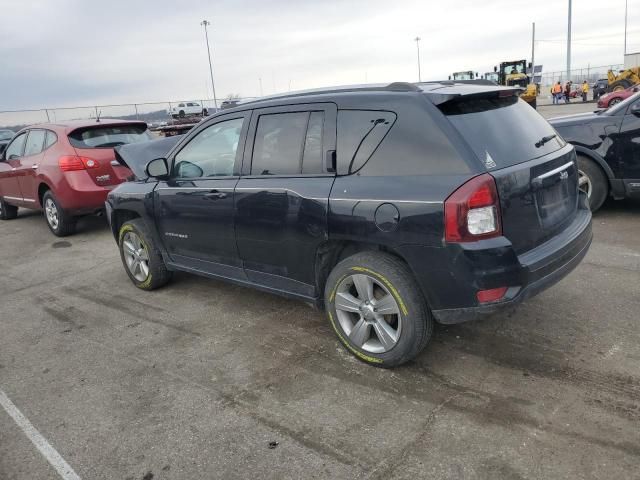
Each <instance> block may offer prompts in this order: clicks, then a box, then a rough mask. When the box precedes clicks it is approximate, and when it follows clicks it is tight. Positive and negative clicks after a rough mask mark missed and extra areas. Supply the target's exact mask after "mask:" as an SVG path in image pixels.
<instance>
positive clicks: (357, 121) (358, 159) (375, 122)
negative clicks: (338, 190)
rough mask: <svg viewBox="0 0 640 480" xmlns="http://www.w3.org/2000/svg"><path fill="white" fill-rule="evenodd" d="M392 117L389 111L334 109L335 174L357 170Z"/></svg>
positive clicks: (387, 130)
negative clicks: (335, 123)
mask: <svg viewBox="0 0 640 480" xmlns="http://www.w3.org/2000/svg"><path fill="white" fill-rule="evenodd" d="M395 120H396V114H395V113H393V112H383V111H375V110H340V111H339V112H338V140H337V152H336V154H337V167H338V174H341V175H345V174H349V173H353V172H356V171H358V170H359V169H360V168H361V167H362V166H363V165H364V164H365V163H366V162H367V160H369V158H370V157H371V155H372V154H373V152H375V150H376V148H378V145H380V142H382V139H383V138H384V137H385V135H386V134H387V133H388V132H389V130H390V129H391V127H392V126H393V123H394V122H395Z"/></svg>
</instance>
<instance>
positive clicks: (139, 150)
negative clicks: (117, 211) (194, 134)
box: [114, 135, 182, 180]
mask: <svg viewBox="0 0 640 480" xmlns="http://www.w3.org/2000/svg"><path fill="white" fill-rule="evenodd" d="M180 139H182V135H174V136H172V137H165V138H158V139H156V140H149V141H148V142H141V143H129V144H127V145H121V146H119V147H116V148H115V149H114V150H115V153H116V160H117V161H118V163H119V164H120V165H124V166H125V167H129V169H130V170H131V171H132V172H133V174H134V175H135V176H136V178H137V179H139V180H144V179H146V178H148V175H147V173H146V172H145V167H146V166H147V163H149V162H150V161H151V160H153V159H155V158H164V157H166V156H167V154H168V153H169V151H170V150H171V149H172V148H173V146H174V145H175V144H176V143H178V142H179V141H180Z"/></svg>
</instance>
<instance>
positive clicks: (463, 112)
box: [438, 96, 565, 170]
mask: <svg viewBox="0 0 640 480" xmlns="http://www.w3.org/2000/svg"><path fill="white" fill-rule="evenodd" d="M438 108H440V110H441V111H442V112H443V113H444V114H445V115H446V116H447V118H448V119H449V121H450V122H451V124H452V125H453V126H454V127H455V128H456V129H457V130H458V131H459V132H460V134H461V135H462V136H463V137H464V139H465V140H466V141H467V143H468V144H469V146H470V147H471V149H472V150H473V151H474V153H475V154H476V156H477V157H478V158H479V159H480V160H481V161H482V162H483V163H484V165H485V167H486V168H487V169H488V170H491V169H493V168H503V167H509V166H511V165H516V164H518V163H522V162H526V161H527V160H531V159H534V158H538V157H541V156H543V155H546V154H548V153H552V152H555V151H557V150H559V149H560V148H562V147H564V145H565V142H564V141H563V140H562V138H560V137H559V136H555V137H553V136H554V135H556V132H555V130H554V129H553V127H552V126H551V125H549V124H548V123H547V121H546V120H545V119H544V118H542V117H541V116H540V114H539V113H538V112H536V111H535V110H534V109H533V108H531V106H530V105H528V104H527V103H525V102H524V100H520V99H519V98H518V97H515V96H508V97H497V96H492V97H475V98H468V97H466V98H465V97H462V98H461V99H459V100H452V101H450V102H446V103H444V104H442V105H439V106H438ZM551 137H553V138H551ZM543 139H546V141H542V140H543Z"/></svg>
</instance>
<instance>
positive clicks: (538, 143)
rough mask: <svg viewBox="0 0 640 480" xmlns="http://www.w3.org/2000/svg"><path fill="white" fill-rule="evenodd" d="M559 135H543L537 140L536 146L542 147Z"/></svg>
mask: <svg viewBox="0 0 640 480" xmlns="http://www.w3.org/2000/svg"><path fill="white" fill-rule="evenodd" d="M557 136H558V135H556V134H555V133H554V134H553V135H547V136H546V137H542V138H541V139H540V140H538V141H537V142H536V148H540V147H541V146H543V145H544V144H545V143H547V142H550V141H551V140H553V139H554V138H556V137H557Z"/></svg>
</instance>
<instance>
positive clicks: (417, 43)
mask: <svg viewBox="0 0 640 480" xmlns="http://www.w3.org/2000/svg"><path fill="white" fill-rule="evenodd" d="M414 40H415V42H416V48H417V49H418V82H421V81H422V75H421V73H420V37H416V38H414Z"/></svg>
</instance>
